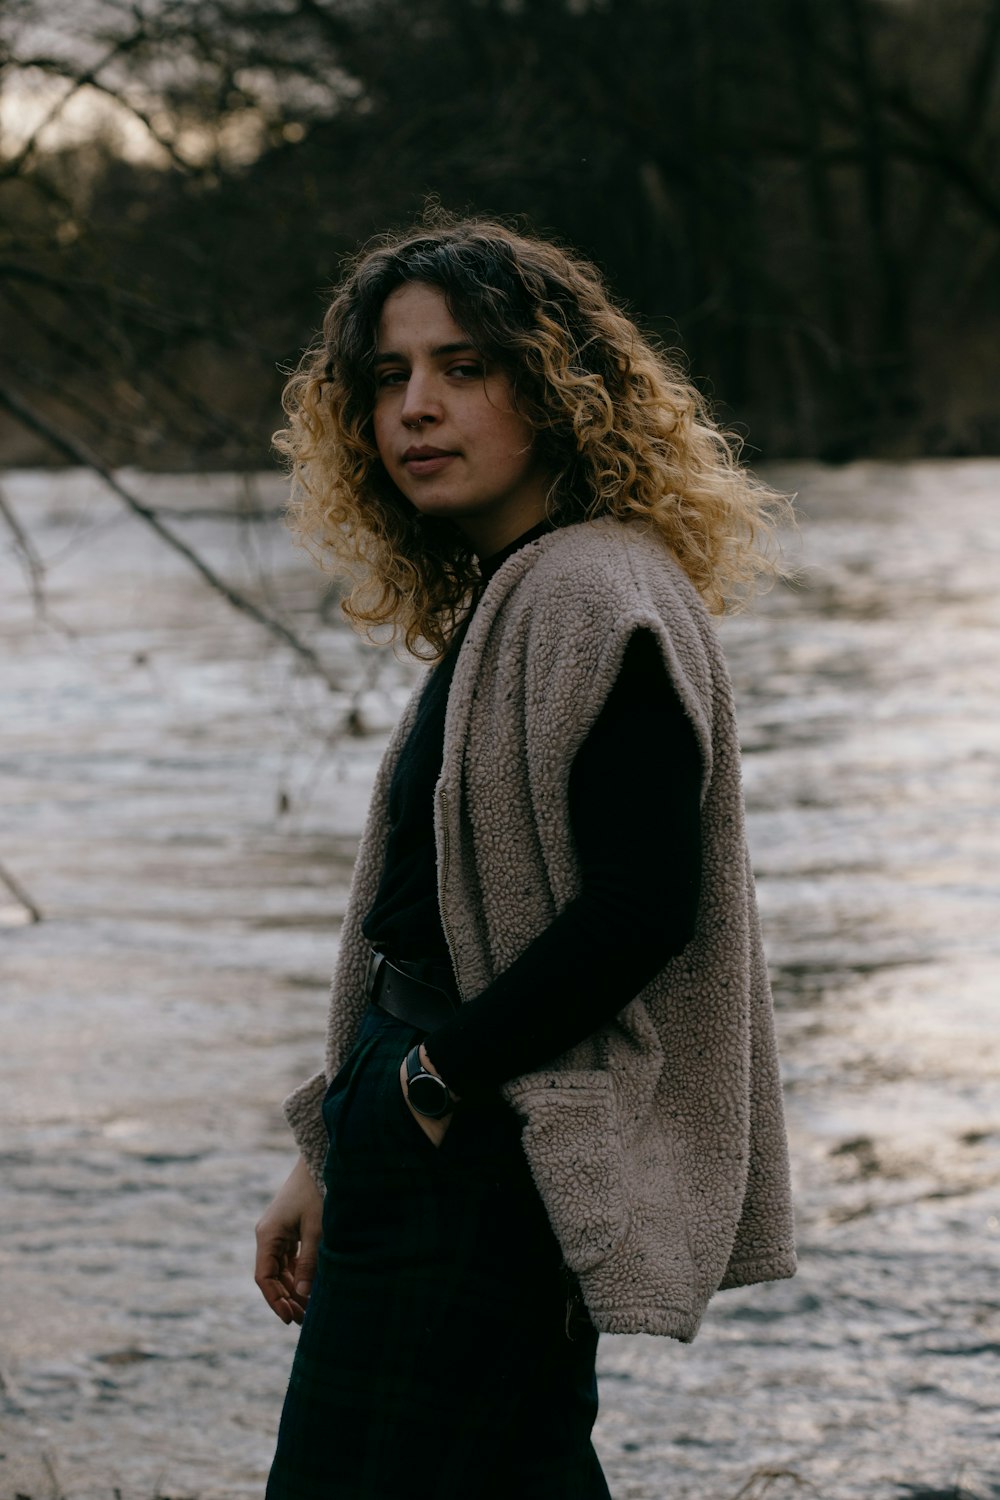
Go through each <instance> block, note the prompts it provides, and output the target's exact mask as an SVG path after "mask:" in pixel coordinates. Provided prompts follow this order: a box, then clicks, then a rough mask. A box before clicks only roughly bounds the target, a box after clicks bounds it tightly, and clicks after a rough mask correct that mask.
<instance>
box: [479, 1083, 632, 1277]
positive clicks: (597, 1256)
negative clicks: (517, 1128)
mask: <svg viewBox="0 0 1000 1500" xmlns="http://www.w3.org/2000/svg"><path fill="white" fill-rule="evenodd" d="M505 1093H506V1094H507V1097H508V1098H509V1100H510V1102H511V1104H512V1105H513V1106H514V1108H515V1109H516V1111H517V1113H518V1114H519V1115H520V1116H521V1118H522V1120H523V1121H524V1128H523V1132H522V1135H521V1143H522V1145H523V1147H524V1153H525V1155H526V1156H527V1158H528V1163H529V1165H530V1167H531V1173H532V1176H533V1177H534V1179H535V1184H536V1186H537V1188H538V1192H539V1195H540V1196H541V1199H542V1202H543V1204H544V1205H545V1210H546V1212H547V1214H548V1216H549V1222H550V1224H551V1225H552V1228H553V1231H554V1232H555V1236H556V1238H557V1240H558V1241H559V1244H560V1247H561V1249H562V1252H563V1258H564V1260H565V1262H566V1265H567V1266H568V1267H569V1269H570V1270H571V1271H574V1272H577V1273H580V1272H583V1271H590V1270H593V1268H594V1267H595V1266H599V1265H600V1264H601V1262H602V1261H605V1260H607V1258H608V1256H609V1255H611V1254H612V1253H613V1251H614V1250H616V1249H617V1247H618V1246H619V1245H620V1244H621V1242H622V1240H623V1239H624V1237H625V1233H626V1231H627V1228H628V1212H627V1201H626V1193H625V1160H624V1152H623V1149H622V1139H621V1133H620V1129H619V1125H618V1119H617V1110H616V1107H615V1093H614V1084H613V1082H612V1079H611V1076H610V1074H608V1073H605V1072H602V1071H601V1070H600V1069H595V1070H590V1069H586V1070H578V1071H571V1072H565V1073H562V1072H561V1073H548V1074H541V1075H539V1074H534V1075H530V1077H529V1078H526V1079H524V1080H523V1081H518V1082H517V1083H515V1084H513V1085H511V1086H510V1087H509V1089H508V1090H505Z"/></svg>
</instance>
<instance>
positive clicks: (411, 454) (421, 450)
mask: <svg viewBox="0 0 1000 1500" xmlns="http://www.w3.org/2000/svg"><path fill="white" fill-rule="evenodd" d="M454 457H455V454H454V451H453V450H452V449H450V448H430V447H427V446H426V445H420V446H418V447H413V448H407V450H406V452H405V453H404V454H403V462H404V464H409V463H422V462H423V461H424V459H425V458H454Z"/></svg>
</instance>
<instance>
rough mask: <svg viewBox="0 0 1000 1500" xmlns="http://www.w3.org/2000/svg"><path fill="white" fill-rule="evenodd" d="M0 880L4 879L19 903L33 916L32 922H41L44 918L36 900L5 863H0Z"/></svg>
mask: <svg viewBox="0 0 1000 1500" xmlns="http://www.w3.org/2000/svg"><path fill="white" fill-rule="evenodd" d="M0 881H2V882H3V884H4V885H5V886H6V887H7V889H8V890H9V891H10V893H11V895H12V896H13V897H14V900H15V901H16V902H17V903H18V905H19V906H23V907H24V909H25V911H26V912H27V913H28V916H29V917H30V918H31V921H32V924H34V923H35V922H40V921H41V920H42V914H41V912H40V911H39V909H38V907H37V906H36V905H35V903H34V901H32V899H31V897H30V896H29V895H28V893H27V891H26V890H25V889H24V886H23V885H22V884H21V882H20V881H19V880H16V879H15V878H14V876H13V875H12V874H11V873H10V871H9V870H8V869H7V867H6V866H5V865H3V864H0Z"/></svg>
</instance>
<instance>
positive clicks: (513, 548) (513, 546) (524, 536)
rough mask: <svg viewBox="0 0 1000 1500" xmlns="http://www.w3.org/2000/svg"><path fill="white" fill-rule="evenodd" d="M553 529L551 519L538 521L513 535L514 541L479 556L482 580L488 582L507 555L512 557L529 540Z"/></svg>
mask: <svg viewBox="0 0 1000 1500" xmlns="http://www.w3.org/2000/svg"><path fill="white" fill-rule="evenodd" d="M554 530H555V527H554V526H553V525H552V522H551V521H539V523H538V525H537V526H532V528H531V530H530V531H524V532H522V533H521V535H520V536H519V537H515V539H514V541H512V542H510V543H509V544H508V545H507V546H506V547H504V548H503V549H502V550H501V551H500V552H494V553H493V554H492V555H491V556H490V557H481V558H480V559H479V572H480V574H481V575H482V580H483V582H484V583H489V581H490V579H491V578H492V577H493V575H494V573H496V572H498V571H499V569H500V568H501V567H502V566H503V564H504V563H505V562H506V561H507V559H508V557H513V556H514V553H515V552H519V551H520V549H521V548H522V547H526V546H527V544H528V543H529V542H535V541H537V540H538V538H539V537H540V536H545V535H546V534H547V533H548V532H550V531H554Z"/></svg>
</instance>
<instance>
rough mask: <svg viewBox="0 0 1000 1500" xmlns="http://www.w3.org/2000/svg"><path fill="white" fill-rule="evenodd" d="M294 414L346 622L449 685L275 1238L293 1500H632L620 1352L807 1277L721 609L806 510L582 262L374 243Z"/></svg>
mask: <svg viewBox="0 0 1000 1500" xmlns="http://www.w3.org/2000/svg"><path fill="white" fill-rule="evenodd" d="M285 404H286V411H287V413H288V416H289V426H288V428H287V429H286V430H285V431H284V432H283V433H282V434H280V435H279V446H280V447H281V448H282V449H283V451H284V452H285V453H286V454H287V455H288V456H289V458H290V460H291V463H292V468H293V473H294V476H295V481H296V484H295V500H294V505H295V513H296V520H297V525H298V527H299V529H300V531H301V532H302V534H303V535H304V536H306V537H308V538H310V539H311V540H312V541H313V542H314V543H315V544H317V545H318V546H319V547H320V548H321V549H324V550H326V551H327V552H329V553H330V554H332V555H333V556H334V557H335V558H336V559H338V560H340V561H341V562H345V561H346V562H347V563H348V564H349V565H350V566H351V568H352V569H353V571H354V574H355V586H354V589H353V591H352V592H351V594H350V596H349V598H348V599H347V600H346V602H345V605H344V608H345V610H346V612H347V614H348V616H349V617H350V618H351V619H352V620H353V621H354V622H355V623H357V624H359V625H361V626H364V627H368V628H374V627H377V626H380V625H382V626H384V625H387V624H388V625H391V626H392V627H393V628H394V630H396V631H398V632H399V633H400V634H401V635H402V637H403V639H404V640H405V643H406V645H407V647H409V648H410V649H411V650H414V651H416V652H418V653H423V654H430V655H431V656H432V657H433V658H434V659H435V661H436V664H435V665H434V667H433V668H432V670H431V672H430V673H429V675H428V676H427V678H426V680H425V681H424V682H423V683H421V684H420V686H419V687H418V690H417V691H416V693H415V694H414V697H413V698H412V700H411V702H410V705H409V707H408V708H407V709H406V710H405V712H404V714H403V717H402V720H401V722H400V724H399V726H398V727H397V730H396V732H395V734H394V736H393V738H392V741H391V742H390V745H389V747H388V750H387V752H386V755H385V759H384V761H383V764H382V767H381V770H380V773H379V776H378V779H377V782H376V785H375V789H374V793H373V798H372V806H371V811H370V814H369V821H368V826H367V830H366V833H365V837H364V839H363V841H362V845H361V848H360V851H359V854H358V860H357V865H356V869H355V874H354V880H353V885H352V891H351V898H350V902H349V906H348V910H347V913H346V916H345V920H344V927H343V934H342V938H341V950H340V958H339V964H338V968H337V974H336V977H335V980H334V985H333V993H332V1001H331V1009H330V1019H329V1031H328V1039H327V1059H326V1069H325V1071H324V1072H322V1073H318V1074H317V1075H316V1076H315V1077H314V1078H312V1079H310V1080H309V1081H308V1082H307V1083H305V1084H303V1085H302V1086H301V1087H300V1088H299V1089H297V1090H296V1091H295V1093H294V1094H292V1095H291V1096H290V1098H289V1099H288V1100H286V1105H285V1108H286V1113H287V1116H288V1119H289V1122H290V1124H291V1126H292V1130H293V1132H294V1133H295V1136H296V1138H297V1141H298V1144H299V1146H300V1149H301V1153H302V1154H301V1156H300V1158H299V1161H298V1163H297V1164H296V1166H295V1168H294V1169H293V1171H292V1173H291V1175H290V1177H289V1179H288V1181H287V1182H286V1184H285V1185H284V1187H283V1188H282V1189H281V1191H280V1192H279V1193H278V1195H277V1197H276V1198H275V1200H274V1201H273V1203H272V1204H271V1206H270V1207H269V1209H268V1210H267V1211H266V1212H265V1214H264V1216H263V1218H262V1219H261V1221H260V1223H259V1225H258V1228H257V1236H258V1257H257V1281H258V1284H259V1286H260V1287H261V1290H262V1292H263V1294H264V1296H265V1298H266V1300H267V1301H268V1303H269V1305H270V1306H271V1307H272V1308H273V1310H274V1311H275V1312H276V1313H277V1315H278V1316H279V1317H280V1318H281V1319H282V1320H283V1321H284V1322H286V1323H287V1322H290V1321H295V1322H301V1323H302V1331H301V1335H300V1339H299V1345H298V1349H297V1352H296V1357H295V1362H294V1365H293V1369H292V1374H291V1380H290V1385H289V1390H288V1395H287V1397H286V1402H285V1408H284V1412H283V1415H282V1422H281V1429H280V1433H279V1438H278V1446H277V1453H276V1456H275V1460H274V1465H273V1467H272V1471H271V1477H270V1482H269V1486H268V1492H267V1493H268V1497H269V1500H292V1497H294V1500H311V1497H317V1500H319V1497H322V1500H333V1497H344V1500H382V1497H385V1500H389V1497H397V1496H406V1497H409V1500H451V1497H455V1500H458V1497H463V1500H471V1497H476V1500H481V1497H492V1496H497V1497H499V1496H501V1495H502V1496H504V1497H509V1496H511V1495H517V1496H519V1497H538V1500H541V1497H543V1496H544V1497H545V1500H555V1497H566V1500H570V1497H572V1500H591V1497H600V1496H607V1495H608V1490H607V1486H606V1484H605V1481H604V1478H603V1475H602V1473H601V1469H600V1465H599V1463H598V1461H597V1458H596V1455H595V1453H594V1450H593V1447H592V1445H591V1440H590V1434H591V1428H592V1425H593V1421H594V1417H595V1414H596V1408H597V1395H596V1382H595V1376H594V1357H595V1351H596V1342H597V1333H598V1331H606V1332H634V1331H647V1332H650V1333H661V1334H667V1335H671V1336H673V1337H676V1338H679V1339H682V1340H690V1339H692V1338H693V1337H694V1335H695V1333H696V1331H697V1328H698V1324H699V1321H700V1319H701V1316H702V1314H703V1312H704V1308H705V1306H706V1304H707V1302H708V1300H709V1298H710V1297H711V1295H712V1294H713V1292H714V1291H715V1290H716V1289H717V1288H719V1287H720V1286H734V1285H741V1284H745V1283H747V1282H752V1281H763V1280H768V1279H772V1278H776V1277H781V1276H788V1275H791V1274H792V1271H793V1270H794V1252H793V1249H792V1239H791V1212H790V1203H789V1194H788V1176H787V1159H786V1151H785V1139H784V1128H783V1122H782V1111H781V1097H780V1089H779V1084H778V1072H777V1061H776V1055H775V1047H774V1037H773V1026H772V1016H771V1001H770V993H769V990H768V983H767V972H766V967H765V965H764V960H763V955H762V951H761V946H760V937H759V932H758V926H757V918H756V906H755V900H754V894H753V886H752V878H751V876H750V873H749V865H748V860H747V852H746V843H745V836H744V830H743V808H742V797H741V790H740V778H739V746H738V741H737V739H736V733H735V728H734V723H733V711H732V699H731V693H730V688H729V682H728V678H727V675H726V670H725V666H724V663H723V660H722V657H721V654H720V650H719V647H718V644H717V642H716V638H715V633H714V629H713V627H712V624H711V621H710V619H709V613H708V611H709V610H713V611H720V610H721V609H723V608H724V607H725V605H726V604H727V602H729V601H731V600H732V599H733V598H734V597H735V596H736V595H737V594H738V593H739V591H740V590H741V589H742V588H745V586H746V585H747V584H748V583H749V582H751V581H752V579H753V578H754V576H755V575H756V574H758V573H759V572H760V571H761V570H762V569H764V568H766V567H767V563H766V559H765V558H764V556H763V554H762V551H761V548H760V541H761V538H763V537H766V535H767V533H768V531H769V528H770V518H771V517H773V515H774V513H775V511H776V510H777V508H778V507H779V506H780V500H779V497H777V496H775V495H774V494H772V493H771V492H770V491H768V490H766V489H765V488H764V487H763V486H761V485H760V484H758V483H757V482H755V481H753V480H751V479H750V477H749V476H748V475H747V474H746V473H745V472H744V471H742V470H741V469H740V467H739V465H738V463H737V462H736V459H735V457H734V454H733V451H732V449H731V447H730V446H729V444H728V443H727V440H726V438H725V437H724V435H722V434H720V432H719V431H718V430H717V429H716V427H715V426H714V425H713V424H712V422H711V420H710V418H709V417H708V415H707V413H706V411H705V409H704V407H703V405H702V403H701V401H700V400H699V398H698V396H697V394H696V392H695V391H694V389H693V388H692V387H691V386H690V385H689V384H688V383H687V382H686V381H685V380H684V379H683V378H682V376H681V375H680V374H679V373H678V372H677V371H676V370H675V369H674V368H673V367H672V366H671V364H670V363H669V362H668V361H667V359H666V358H665V357H664V356H663V355H662V354H661V353H659V352H657V351H655V350H654V349H653V348H651V346H650V345H649V343H648V342H647V341H645V340H644V339H643V338H642V336H641V335H640V333H639V332H638V330H637V329H636V327H635V326H634V324H633V323H632V322H631V321H630V320H629V319H628V318H627V317H625V316H624V315H623V314H622V313H621V312H620V311H618V310H617V309H616V308H615V307H614V306H613V305H612V304H611V302H610V300H609V298H608V295H607V293H606V292H605V290H604V288H603V286H602V285H601V282H600V279H599V277H598V275H597V273H596V272H595V271H594V269H593V268H592V267H590V266H588V265H586V264H585V263H582V262H581V261H579V260H577V259H575V258H574V257H572V256H570V255H568V254H566V253H564V252H563V251H562V250H561V249H558V248H556V247H555V246H553V245H551V244H548V243H545V242H543V241H540V240H536V239H532V238H528V237H525V236H520V235H517V234H514V233H512V232H510V231H509V230H507V229H505V228H503V227H501V226H499V225H496V224H491V223H485V222H478V221H464V222H455V223H448V224H445V225H442V226H438V227H434V228H429V229H428V228H422V229H418V230H415V231H413V232H411V233H408V234H404V235H403V236H401V237H398V238H393V239H386V240H385V241H382V242H380V243H378V244H377V245H376V246H375V247H374V248H369V249H368V250H367V251H365V252H363V253H362V254H361V255H360V256H359V257H358V259H357V260H356V261H355V262H354V264H353V266H352V267H351V269H350V271H349V273H348V275H347V277H346V279H345V281H344V282H343V284H342V286H341V287H340V289H339V291H338V293H337V295H336V297H335V299H334V301H333V303H332V305H331V307H330V308H329V311H328V312H327V315H326V319H325V323H324V330H323V341H322V344H321V345H320V346H319V348H318V349H316V350H315V351H313V352H311V353H310V354H309V355H308V356H307V357H306V359H305V360H304V361H303V365H302V367H301V368H300V370H299V372H298V373H297V374H296V375H295V376H293V378H292V379H291V381H290V382H289V385H288V388H287V391H286V403H285ZM317 1259H318V1269H316V1270H315V1278H314V1267H316V1264H317Z"/></svg>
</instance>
